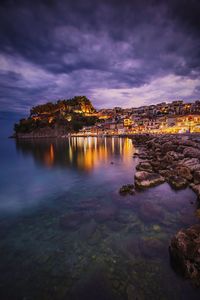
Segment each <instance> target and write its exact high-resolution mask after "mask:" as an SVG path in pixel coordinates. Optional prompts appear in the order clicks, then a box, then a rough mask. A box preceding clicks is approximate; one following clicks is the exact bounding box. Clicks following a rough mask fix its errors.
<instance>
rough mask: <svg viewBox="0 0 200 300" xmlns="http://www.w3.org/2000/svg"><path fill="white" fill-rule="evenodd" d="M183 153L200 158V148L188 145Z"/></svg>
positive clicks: (186, 155)
mask: <svg viewBox="0 0 200 300" xmlns="http://www.w3.org/2000/svg"><path fill="white" fill-rule="evenodd" d="M183 155H184V156H185V157H191V158H200V150H199V149H197V148H192V147H186V148H185V149H184V150H183Z"/></svg>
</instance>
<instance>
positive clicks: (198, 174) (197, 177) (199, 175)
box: [193, 170, 200, 184]
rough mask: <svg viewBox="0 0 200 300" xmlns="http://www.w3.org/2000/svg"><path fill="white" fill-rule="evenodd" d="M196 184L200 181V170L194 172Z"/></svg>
mask: <svg viewBox="0 0 200 300" xmlns="http://www.w3.org/2000/svg"><path fill="white" fill-rule="evenodd" d="M193 181H194V184H198V183H200V170H195V171H194V174H193Z"/></svg>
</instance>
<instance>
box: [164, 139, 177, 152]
mask: <svg viewBox="0 0 200 300" xmlns="http://www.w3.org/2000/svg"><path fill="white" fill-rule="evenodd" d="M175 149H176V146H175V145H174V144H173V143H172V142H171V141H169V142H166V143H164V144H162V145H161V151H162V153H167V152H169V151H174V150H175Z"/></svg>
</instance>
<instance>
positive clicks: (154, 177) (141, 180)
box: [135, 171, 165, 189]
mask: <svg viewBox="0 0 200 300" xmlns="http://www.w3.org/2000/svg"><path fill="white" fill-rule="evenodd" d="M164 181H165V179H164V177H162V176H161V175H159V174H157V173H149V172H146V171H138V172H136V173H135V185H136V187H137V188H139V189H143V188H148V187H151V186H156V185H158V184H161V183H163V182H164Z"/></svg>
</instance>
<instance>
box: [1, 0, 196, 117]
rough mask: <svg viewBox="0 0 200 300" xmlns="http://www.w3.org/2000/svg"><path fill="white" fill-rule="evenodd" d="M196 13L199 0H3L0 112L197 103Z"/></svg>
mask: <svg viewBox="0 0 200 300" xmlns="http://www.w3.org/2000/svg"><path fill="white" fill-rule="evenodd" d="M199 16H200V1H199V0H196V1H195V0H188V1H186V0H180V1H178V0H171V1H164V0H163V1H151V0H148V1H147V0H146V1H144V0H138V1H137V0H132V1H126V0H124V1H121V0H120V1H118V0H115V1H114V0H113V1H112V0H107V1H106V0H105V1H104V0H101V1H96V0H95V1H94V0H91V1H88V0H82V1H78V0H76V1H75V0H73V1H71V0H66V1H62V0H61V1H53V0H51V1H50V0H46V1H45V0H43V1H37V0H34V1H29V0H24V1H14V0H12V1H11V0H6V1H2V0H1V4H0V78H1V80H0V111H7V112H9V111H10V112H17V113H20V112H21V113H27V112H28V111H29V109H30V108H31V106H33V105H36V104H39V103H44V102H45V101H48V100H49V101H54V100H57V99H63V98H64V99H67V98H70V97H73V96H74V95H86V96H87V97H88V98H89V99H91V100H92V102H93V103H94V105H95V106H96V107H97V108H100V107H112V106H122V107H134V106H140V105H146V104H152V103H158V102H162V101H172V100H175V99H183V100H193V101H194V100H196V99H199V98H200V17H199Z"/></svg>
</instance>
